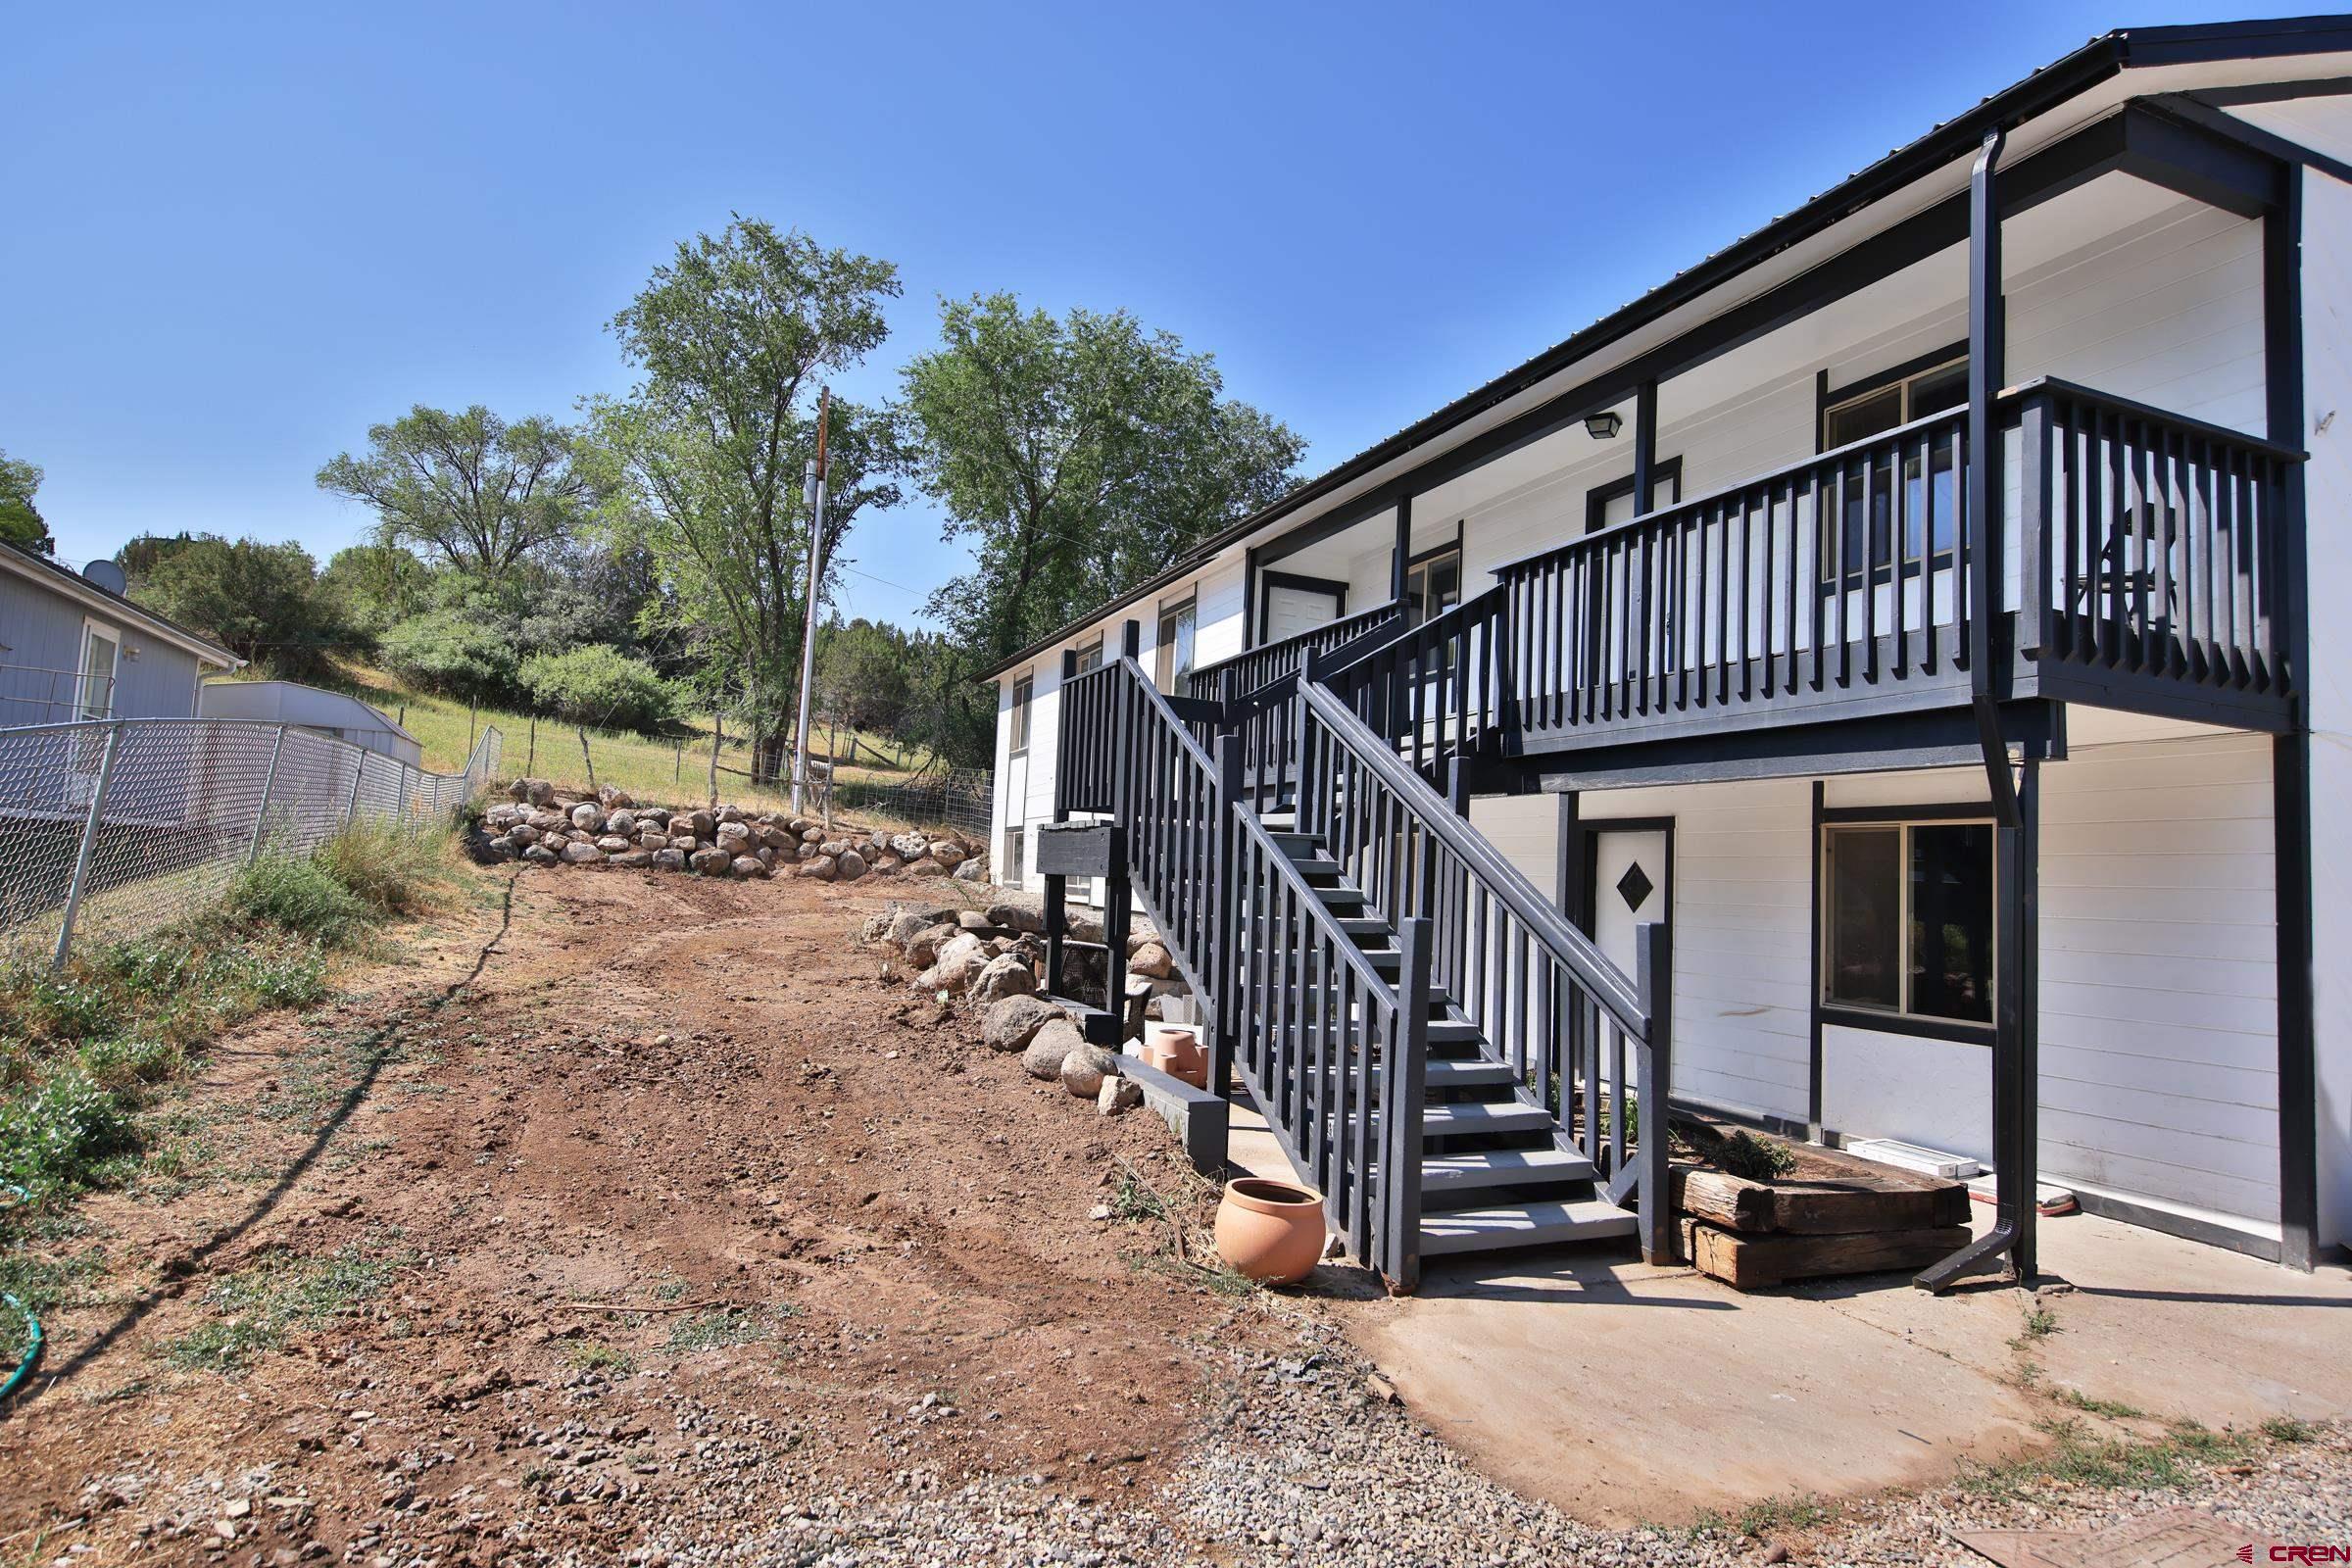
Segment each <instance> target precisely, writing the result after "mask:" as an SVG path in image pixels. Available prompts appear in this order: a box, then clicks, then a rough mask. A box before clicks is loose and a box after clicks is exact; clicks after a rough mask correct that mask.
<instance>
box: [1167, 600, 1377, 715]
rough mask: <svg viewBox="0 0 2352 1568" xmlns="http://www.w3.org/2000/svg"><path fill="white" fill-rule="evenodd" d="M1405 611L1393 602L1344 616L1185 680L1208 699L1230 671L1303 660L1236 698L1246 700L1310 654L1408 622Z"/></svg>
mask: <svg viewBox="0 0 2352 1568" xmlns="http://www.w3.org/2000/svg"><path fill="white" fill-rule="evenodd" d="M1404 609H1405V607H1404V605H1403V603H1402V602H1401V601H1398V600H1394V599H1392V600H1390V601H1389V602H1388V603H1386V604H1380V605H1374V606H1373V607H1372V608H1371V609H1369V610H1359V611H1357V612H1356V613H1354V614H1352V615H1342V616H1341V617H1340V618H1339V619H1337V620H1331V621H1326V622H1324V623H1323V624H1322V625H1320V626H1309V627H1308V628H1307V629H1306V630H1304V631H1299V632H1293V633H1292V634H1291V635H1290V636H1288V637H1284V638H1280V639H1278V640H1276V641H1274V642H1270V643H1260V644H1259V645H1258V646H1257V647H1255V648H1246V649H1244V650H1243V651H1242V652H1240V653H1238V654H1236V655H1234V656H1233V657H1232V658H1231V659H1220V660H1219V661H1217V662H1215V663H1213V664H1205V665H1203V666H1201V668H1199V669H1196V670H1193V671H1191V672H1189V673H1188V674H1187V675H1186V676H1185V680H1186V681H1187V683H1188V684H1189V685H1190V686H1191V688H1192V691H1193V692H1194V693H1196V694H1199V695H1201V696H1206V695H1207V694H1208V693H1209V692H1211V691H1214V690H1215V689H1216V684H1217V682H1218V680H1219V678H1220V677H1222V676H1223V675H1224V674H1225V672H1226V671H1228V670H1232V669H1237V668H1240V667H1242V666H1245V665H1249V664H1263V665H1266V666H1267V667H1271V666H1272V665H1273V664H1275V663H1279V662H1281V661H1282V659H1283V658H1284V657H1286V656H1288V655H1290V654H1292V653H1294V652H1296V653H1297V654H1298V655H1299V660H1298V661H1297V662H1293V663H1292V664H1290V665H1289V666H1288V667H1287V668H1283V669H1280V670H1278V671H1276V672H1275V673H1274V674H1272V675H1269V676H1267V677H1266V678H1265V679H1263V680H1260V681H1259V682H1258V683H1257V684H1256V685H1255V686H1252V687H1250V688H1249V689H1248V690H1246V691H1242V692H1237V693H1236V694H1235V695H1236V696H1243V697H1246V696H1249V695H1250V694H1251V693H1253V692H1257V691H1261V690H1263V689H1264V688H1265V687H1266V686H1267V685H1269V684H1271V683H1272V682H1274V681H1277V680H1280V679H1281V678H1282V677H1283V676H1284V675H1287V674H1290V673H1292V672H1293V671H1294V670H1296V669H1297V668H1298V667H1299V663H1302V662H1304V660H1305V656H1306V655H1307V654H1309V653H1312V652H1315V651H1316V650H1317V649H1318V648H1319V647H1345V646H1347V645H1348V644H1349V643H1351V642H1353V641H1355V640H1356V639H1357V638H1358V637H1360V636H1362V635H1365V634H1367V633H1370V632H1375V631H1379V630H1381V629H1382V628H1383V627H1385V626H1386V625H1388V623H1389V622H1390V621H1392V620H1398V619H1402V618H1404ZM1357 622H1361V625H1360V626H1359V625H1357V624H1355V623H1357ZM1339 631H1345V632H1346V634H1347V635H1345V636H1343V637H1341V638H1339V639H1338V640H1337V641H1333V640H1331V639H1332V634H1333V633H1334V632H1339Z"/></svg>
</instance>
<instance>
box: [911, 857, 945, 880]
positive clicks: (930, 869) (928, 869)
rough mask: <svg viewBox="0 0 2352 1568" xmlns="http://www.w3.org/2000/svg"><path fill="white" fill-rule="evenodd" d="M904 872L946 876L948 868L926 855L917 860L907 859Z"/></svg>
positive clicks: (917, 874) (918, 874)
mask: <svg viewBox="0 0 2352 1568" xmlns="http://www.w3.org/2000/svg"><path fill="white" fill-rule="evenodd" d="M947 874H948V868H947V867H946V866H944V865H942V864H940V863H939V862H938V861H937V860H934V859H933V858H931V857H929V856H928V855H926V856H924V857H923V858H921V859H919V860H908V861H907V875H908V876H946V875H947Z"/></svg>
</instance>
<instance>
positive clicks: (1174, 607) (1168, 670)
mask: <svg viewBox="0 0 2352 1568" xmlns="http://www.w3.org/2000/svg"><path fill="white" fill-rule="evenodd" d="M1199 624H1200V620H1199V609H1198V604H1197V601H1196V600H1195V598H1194V596H1193V595H1191V594H1186V595H1185V596H1184V597H1183V598H1182V599H1179V600H1177V601H1175V602H1174V603H1173V604H1164V605H1161V606H1160V607H1159V636H1158V638H1157V639H1156V641H1157V647H1156V648H1155V649H1154V651H1153V657H1154V661H1155V664H1154V669H1153V676H1154V679H1155V681H1156V682H1157V684H1158V686H1159V689H1160V690H1161V691H1163V692H1172V691H1175V690H1176V688H1177V683H1178V682H1179V681H1182V680H1183V679H1184V677H1185V676H1187V675H1189V674H1191V673H1192V672H1193V634H1194V633H1195V632H1196V631H1197V630H1198V629H1199Z"/></svg>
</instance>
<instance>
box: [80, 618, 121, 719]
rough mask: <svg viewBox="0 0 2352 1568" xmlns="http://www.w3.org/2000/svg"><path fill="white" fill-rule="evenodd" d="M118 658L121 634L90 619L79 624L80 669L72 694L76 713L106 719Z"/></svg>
mask: <svg viewBox="0 0 2352 1568" xmlns="http://www.w3.org/2000/svg"><path fill="white" fill-rule="evenodd" d="M122 658H123V635H122V633H120V632H118V631H116V630H115V629H114V628H113V627H112V626H101V625H99V624H98V623H97V622H96V621H94V620H85V621H83V622H82V623H81V670H80V674H79V677H78V678H77V679H76V680H75V682H74V686H75V688H76V689H75V692H74V697H73V702H74V708H75V711H76V716H78V717H80V718H85V719H88V718H109V717H112V716H113V714H114V711H115V672H116V670H117V668H118V667H119V666H120V664H121V662H122Z"/></svg>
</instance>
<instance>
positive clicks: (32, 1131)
mask: <svg viewBox="0 0 2352 1568" xmlns="http://www.w3.org/2000/svg"><path fill="white" fill-rule="evenodd" d="M137 1147H138V1134H137V1131H136V1129H135V1128H134V1127H133V1125H132V1122H131V1113H130V1107H129V1105H128V1104H126V1103H124V1102H123V1099H122V1098H121V1097H120V1096H118V1095H116V1094H114V1093H112V1092H110V1091H109V1090H107V1089H105V1088H103V1087H101V1086H100V1085H99V1084H97V1083H96V1082H95V1081H93V1080H92V1079H91V1078H90V1076H89V1074H87V1073H85V1072H83V1071H82V1070H81V1069H80V1067H79V1066H70V1067H65V1068H62V1069H60V1070H59V1071H56V1072H53V1073H51V1074H50V1075H49V1076H48V1077H47V1078H46V1079H45V1080H44V1081H43V1082H42V1083H41V1085H40V1086H39V1087H38V1088H37V1089H35V1090H34V1091H33V1092H32V1093H31V1094H29V1095H26V1096H25V1097H23V1098H22V1099H18V1100H12V1101H8V1102H5V1103H0V1181H7V1182H14V1183H15V1184H16V1185H18V1186H20V1187H22V1188H24V1189H25V1190H26V1191H27V1192H29V1193H31V1194H33V1195H34V1197H36V1198H37V1197H39V1196H41V1195H42V1194H43V1193H45V1192H50V1191H54V1190H56V1189H59V1188H73V1187H79V1186H84V1185H87V1184H88V1183H90V1182H92V1181H94V1180H96V1179H97V1178H98V1177H99V1175H100V1174H101V1171H102V1167H103V1166H104V1165H105V1163H106V1162H107V1161H108V1160H110V1159H112V1158H114V1157H115V1156H116V1155H119V1154H123V1153H127V1152H130V1151H131V1150H133V1149H136V1148H137Z"/></svg>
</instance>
